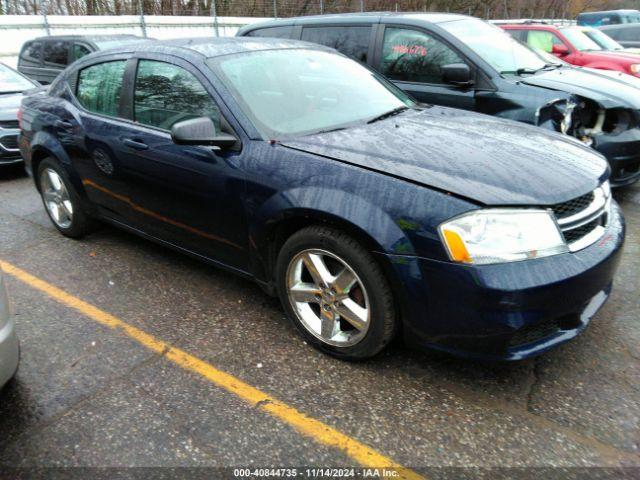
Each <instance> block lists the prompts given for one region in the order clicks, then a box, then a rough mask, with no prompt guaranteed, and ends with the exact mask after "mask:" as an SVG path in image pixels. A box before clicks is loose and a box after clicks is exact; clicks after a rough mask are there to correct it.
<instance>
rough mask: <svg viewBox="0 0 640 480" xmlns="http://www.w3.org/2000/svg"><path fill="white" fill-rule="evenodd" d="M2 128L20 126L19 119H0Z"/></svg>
mask: <svg viewBox="0 0 640 480" xmlns="http://www.w3.org/2000/svg"><path fill="white" fill-rule="evenodd" d="M0 128H20V125H19V124H18V120H0Z"/></svg>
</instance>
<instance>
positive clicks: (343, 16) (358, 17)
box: [243, 12, 473, 31]
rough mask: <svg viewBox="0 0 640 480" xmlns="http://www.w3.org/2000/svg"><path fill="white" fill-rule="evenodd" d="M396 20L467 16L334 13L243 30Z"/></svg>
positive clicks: (430, 20) (432, 20)
mask: <svg viewBox="0 0 640 480" xmlns="http://www.w3.org/2000/svg"><path fill="white" fill-rule="evenodd" d="M383 18H384V19H387V18H397V19H410V20H414V21H415V20H419V21H423V22H425V23H444V22H451V21H454V20H463V19H466V18H473V17H469V16H468V15H460V14H457V13H439V12H429V13H425V12H356V13H336V14H324V15H308V16H304V17H289V18H284V19H275V20H267V21H264V22H256V23H253V24H249V25H247V26H246V27H245V28H244V29H243V30H244V31H247V30H254V28H263V27H265V26H278V25H282V26H286V25H293V24H295V25H305V24H320V23H323V24H329V23H342V22H345V23H346V22H350V21H357V22H363V23H366V22H370V23H379V22H380V21H381V20H382V19H383Z"/></svg>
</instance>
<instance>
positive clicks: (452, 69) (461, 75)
mask: <svg viewBox="0 0 640 480" xmlns="http://www.w3.org/2000/svg"><path fill="white" fill-rule="evenodd" d="M442 79H443V80H444V81H445V82H446V83H450V84H451V85H457V86H459V87H470V86H471V85H473V84H474V81H473V79H472V78H471V69H470V68H469V65H467V64H466V63H452V64H450V65H444V66H443V67H442Z"/></svg>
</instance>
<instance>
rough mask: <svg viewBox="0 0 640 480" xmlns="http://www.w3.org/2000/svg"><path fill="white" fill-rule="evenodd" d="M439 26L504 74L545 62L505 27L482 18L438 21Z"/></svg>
mask: <svg viewBox="0 0 640 480" xmlns="http://www.w3.org/2000/svg"><path fill="white" fill-rule="evenodd" d="M438 26H440V27H442V28H444V29H445V30H447V31H448V32H449V33H451V34H452V35H454V36H455V37H457V38H458V39H459V40H460V41H462V42H463V43H465V44H466V45H468V46H469V47H470V48H471V49H472V50H473V51H474V52H476V53H477V54H478V55H479V56H480V57H482V58H483V59H484V60H485V61H486V62H488V63H489V64H490V65H491V66H492V67H493V68H495V69H496V70H497V71H498V72H500V73H502V74H511V75H515V74H518V73H521V72H524V71H533V70H539V69H541V68H544V67H545V62H544V61H543V60H542V59H541V58H540V57H539V56H538V55H536V54H535V53H534V52H532V51H531V50H529V49H527V48H525V47H524V46H522V44H520V42H518V41H517V40H515V39H514V38H513V37H512V36H511V35H509V34H508V33H507V32H505V31H504V30H502V29H500V28H498V27H496V26H495V25H491V24H489V23H486V22H483V21H482V20H477V19H475V18H467V19H464V20H454V21H452V22H443V23H439V24H438Z"/></svg>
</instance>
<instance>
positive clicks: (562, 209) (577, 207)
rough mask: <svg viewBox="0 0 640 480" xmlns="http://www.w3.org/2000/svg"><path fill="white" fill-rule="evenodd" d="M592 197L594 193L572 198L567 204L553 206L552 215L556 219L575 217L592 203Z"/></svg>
mask: <svg viewBox="0 0 640 480" xmlns="http://www.w3.org/2000/svg"><path fill="white" fill-rule="evenodd" d="M593 197H594V193H593V192H589V193H587V194H586V195H582V196H581V197H578V198H574V199H573V200H569V201H568V202H564V203H558V204H556V205H553V206H552V207H551V210H553V213H555V214H556V218H557V219H561V218H565V217H570V216H571V215H575V214H576V213H578V212H580V211H581V210H584V209H585V208H587V207H588V206H589V204H590V203H591V202H593Z"/></svg>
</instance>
